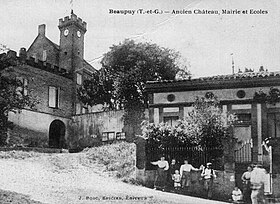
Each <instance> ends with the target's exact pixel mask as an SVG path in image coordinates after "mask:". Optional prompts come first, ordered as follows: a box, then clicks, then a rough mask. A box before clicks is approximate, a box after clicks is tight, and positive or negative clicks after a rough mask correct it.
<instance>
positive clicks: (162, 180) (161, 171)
mask: <svg viewBox="0 0 280 204" xmlns="http://www.w3.org/2000/svg"><path fill="white" fill-rule="evenodd" d="M151 164H153V165H157V166H158V169H157V173H156V178H155V182H154V188H155V189H161V190H162V191H164V190H165V187H166V179H167V170H168V169H169V164H168V162H167V161H166V160H165V157H164V156H161V157H160V160H159V161H156V162H151Z"/></svg>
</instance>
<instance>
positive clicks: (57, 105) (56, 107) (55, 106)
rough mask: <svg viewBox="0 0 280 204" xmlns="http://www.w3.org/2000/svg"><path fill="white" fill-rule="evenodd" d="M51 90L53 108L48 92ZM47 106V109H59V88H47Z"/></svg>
mask: <svg viewBox="0 0 280 204" xmlns="http://www.w3.org/2000/svg"><path fill="white" fill-rule="evenodd" d="M51 88H54V90H55V98H54V100H55V101H54V106H51V104H50V102H51V100H50V98H51V97H50V94H51V92H50V90H51ZM48 106H49V108H55V109H58V108H59V107H60V87H57V86H48Z"/></svg>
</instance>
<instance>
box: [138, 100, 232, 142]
mask: <svg viewBox="0 0 280 204" xmlns="http://www.w3.org/2000/svg"><path fill="white" fill-rule="evenodd" d="M235 120H236V116H235V115H234V114H230V113H224V112H222V110H221V109H220V107H219V101H218V100H217V98H216V97H214V96H211V97H209V98H204V97H202V98H196V100H195V102H194V104H193V110H192V111H190V112H188V114H187V115H186V117H185V118H184V119H182V120H179V121H178V124H177V125H176V126H174V127H170V126H168V125H167V124H163V123H161V124H158V125H155V124H150V123H147V122H145V123H142V130H143V136H144V137H145V138H146V139H149V140H150V141H151V142H153V143H154V144H155V145H157V146H163V147H168V146H174V145H175V146H176V145H185V146H202V147H222V140H223V139H226V138H227V137H228V136H229V135H230V134H229V130H230V127H231V126H232V125H233V123H234V121H235Z"/></svg>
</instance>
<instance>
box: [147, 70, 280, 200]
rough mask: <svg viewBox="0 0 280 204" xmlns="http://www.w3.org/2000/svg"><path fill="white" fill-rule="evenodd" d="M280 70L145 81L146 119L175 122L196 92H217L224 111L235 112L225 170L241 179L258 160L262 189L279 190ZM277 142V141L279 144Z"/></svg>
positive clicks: (226, 151) (191, 102)
mask: <svg viewBox="0 0 280 204" xmlns="http://www.w3.org/2000/svg"><path fill="white" fill-rule="evenodd" d="M279 90H280V73H279V72H267V71H263V68H261V69H260V72H246V73H238V74H233V75H225V76H214V77H204V78H197V79H189V80H181V81H159V82H149V83H148V84H147V86H146V91H147V92H148V94H149V121H150V122H152V123H156V124H157V123H161V122H165V123H169V124H170V125H176V120H178V119H183V118H184V117H185V116H186V114H187V113H188V111H189V110H191V109H192V107H191V106H192V104H193V102H194V101H195V99H196V97H207V95H209V94H214V95H215V96H217V98H218V100H220V102H221V108H222V109H223V111H226V112H231V113H235V114H236V115H237V117H238V121H237V122H236V123H235V125H234V127H233V128H232V138H234V139H233V142H232V144H230V145H229V146H228V147H227V148H225V152H224V154H225V172H235V178H236V179H235V182H236V184H237V185H239V186H240V185H241V183H240V182H241V181H240V177H241V174H242V173H243V172H244V171H245V170H246V166H247V165H249V164H252V163H255V162H262V163H263V164H264V166H265V167H266V169H267V171H268V172H269V178H267V180H268V183H267V186H266V191H267V192H268V193H272V194H274V195H275V194H276V195H277V196H279V195H280V182H279V181H280V178H279V176H280V171H279V162H277V161H279V152H280V151H279V150H280V148H279V139H280V132H279V131H280V129H279V128H280V120H279V116H280V100H279V99H280V95H279V94H280V92H279ZM277 144H278V146H277Z"/></svg>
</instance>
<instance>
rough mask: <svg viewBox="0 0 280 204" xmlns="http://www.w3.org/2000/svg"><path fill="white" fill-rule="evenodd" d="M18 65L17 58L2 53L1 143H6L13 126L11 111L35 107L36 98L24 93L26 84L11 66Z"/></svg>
mask: <svg viewBox="0 0 280 204" xmlns="http://www.w3.org/2000/svg"><path fill="white" fill-rule="evenodd" d="M15 65H16V59H13V58H10V57H7V55H6V54H5V53H4V54H1V55H0V145H5V144H6V139H7V131H8V129H9V128H12V127H13V123H12V122H10V121H9V120H8V114H9V112H11V111H12V112H16V111H19V110H21V109H23V108H25V107H30V108H33V107H34V106H35V104H36V103H37V102H36V100H35V99H34V98H32V97H30V96H28V95H24V94H23V92H22V90H23V87H24V84H23V83H22V81H21V80H19V79H17V78H16V76H15V73H14V71H13V69H12V68H11V66H15ZM4 69H5V71H4Z"/></svg>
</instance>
